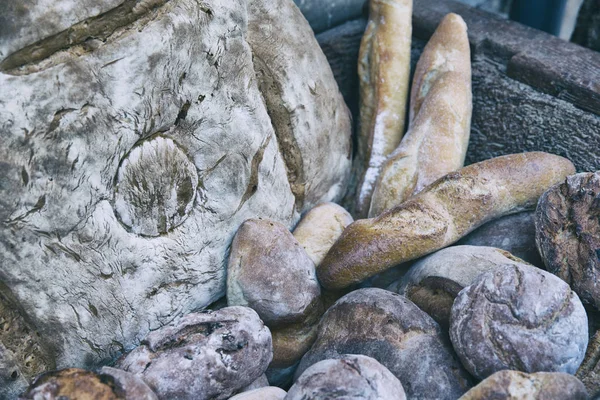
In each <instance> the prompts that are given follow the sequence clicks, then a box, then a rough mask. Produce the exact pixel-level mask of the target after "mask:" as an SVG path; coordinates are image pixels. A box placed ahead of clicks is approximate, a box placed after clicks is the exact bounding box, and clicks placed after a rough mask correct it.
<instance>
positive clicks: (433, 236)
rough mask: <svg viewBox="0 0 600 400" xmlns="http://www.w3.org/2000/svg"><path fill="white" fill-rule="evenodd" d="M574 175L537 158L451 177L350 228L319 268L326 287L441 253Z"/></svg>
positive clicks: (490, 164) (496, 162)
mask: <svg viewBox="0 0 600 400" xmlns="http://www.w3.org/2000/svg"><path fill="white" fill-rule="evenodd" d="M573 172H575V168H574V167H573V164H572V163H571V162H570V161H569V160H567V159H566V158H563V157H559V156H555V155H552V154H547V153H541V152H532V153H523V154H512V155H507V156H502V157H496V158H493V159H491V160H487V161H482V162H480V163H477V164H473V165H469V166H467V167H464V168H462V169H460V170H459V171H457V172H453V173H450V174H448V175H446V176H444V177H443V178H440V179H439V180H437V181H436V182H434V183H433V184H431V185H430V186H429V187H428V188H426V189H425V190H424V191H422V192H421V193H419V194H418V195H416V196H414V197H412V198H411V199H409V200H408V201H406V202H404V203H402V204H401V205H399V206H397V207H395V208H393V209H391V210H388V211H386V212H385V213H383V214H381V215H380V216H379V217H377V218H372V219H365V220H358V221H355V222H354V223H352V224H350V225H349V226H348V227H347V228H346V230H345V231H344V233H343V234H342V236H341V237H340V239H339V240H338V241H337V242H336V243H335V244H334V245H333V247H332V248H331V250H330V251H329V253H327V256H326V257H325V259H324V260H323V262H322V263H321V265H320V266H319V267H318V268H317V274H318V278H319V281H320V282H321V284H322V285H323V286H324V287H326V288H330V289H333V288H343V287H347V286H349V285H351V284H353V283H357V282H360V281H362V280H364V279H366V278H368V277H369V276H372V275H375V274H377V273H379V272H381V271H384V270H386V269H388V268H391V267H393V266H394V265H397V264H400V263H403V262H406V261H409V260H413V259H415V258H418V257H421V256H424V255H426V254H429V253H431V252H433V251H436V250H439V249H441V248H443V247H445V246H448V245H450V244H452V243H454V242H456V241H457V240H459V239H460V238H461V237H463V236H464V235H466V234H467V233H469V232H471V231H472V230H474V229H475V228H477V227H478V226H480V225H482V224H484V223H485V222H487V221H490V220H492V219H494V218H498V217H501V216H503V215H507V214H511V213H516V212H519V211H523V210H526V209H529V208H532V207H534V206H535V205H536V203H537V201H538V199H539V197H540V196H541V195H542V193H544V191H545V190H546V189H548V188H549V187H550V186H552V185H554V184H556V183H558V182H561V181H562V180H563V179H564V178H565V177H566V176H568V175H570V174H572V173H573Z"/></svg>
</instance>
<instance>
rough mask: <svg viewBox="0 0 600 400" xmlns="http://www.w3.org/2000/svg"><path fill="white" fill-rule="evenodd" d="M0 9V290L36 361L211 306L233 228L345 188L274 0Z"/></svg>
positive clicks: (66, 361)
mask: <svg viewBox="0 0 600 400" xmlns="http://www.w3.org/2000/svg"><path fill="white" fill-rule="evenodd" d="M0 14H2V21H9V22H8V23H7V24H6V25H3V26H2V35H0V87H1V88H2V90H0V121H1V122H0V124H2V128H1V131H2V139H1V141H0V160H1V161H0V174H1V175H2V183H1V185H0V259H1V260H2V262H1V264H2V267H1V268H0V281H1V282H3V284H2V285H1V287H2V289H0V291H1V292H2V296H3V297H11V298H13V299H14V300H15V301H14V302H13V303H14V304H16V307H17V308H15V309H13V311H14V312H18V313H19V314H21V315H22V317H23V318H24V320H25V321H27V323H28V324H29V325H30V326H31V332H33V333H34V335H35V337H36V338H38V339H35V340H39V341H40V342H41V343H40V344H39V346H38V348H40V349H49V350H48V352H47V354H46V355H45V356H43V357H42V358H44V357H46V358H48V360H47V362H45V364H46V365H53V364H54V362H56V366H57V367H58V368H61V367H64V366H95V365H98V364H99V363H101V362H105V361H108V360H111V359H113V358H114V357H116V356H118V355H119V354H120V353H122V352H123V351H124V349H129V348H131V347H132V346H134V345H136V344H137V343H139V341H140V340H141V339H142V338H143V337H144V336H146V334H147V333H148V332H149V331H150V330H154V329H157V328H159V327H160V326H162V325H164V324H166V323H168V322H170V321H172V320H174V319H176V318H178V317H179V316H181V315H183V314H186V313H188V312H190V311H191V310H195V309H200V308H202V307H204V306H206V305H208V304H210V303H211V302H213V301H214V300H216V299H217V298H219V297H221V296H222V295H223V294H224V290H225V265H224V263H225V260H226V255H227V250H228V246H229V244H230V243H231V239H232V237H233V234H234V233H235V231H236V230H237V228H238V226H239V225H240V224H241V223H242V222H243V221H244V220H246V219H248V218H254V217H257V216H263V217H268V218H271V219H274V220H277V221H279V222H282V223H283V224H285V225H286V227H288V228H290V227H292V226H293V224H294V223H295V222H296V221H297V220H298V218H299V216H300V214H301V213H302V212H303V211H305V210H307V209H309V208H311V207H312V206H313V205H314V204H317V203H319V202H322V201H331V200H334V201H335V200H337V199H340V198H341V196H342V195H343V194H344V192H345V190H346V188H345V186H346V181H347V178H348V175H349V171H350V169H349V166H350V159H349V158H350V151H351V138H350V117H349V114H348V111H347V108H346V106H345V105H344V103H343V100H342V98H341V95H340V94H339V91H338V89H337V85H336V83H335V81H334V78H333V76H332V73H331V70H330V68H329V66H328V64H327V60H326V59H325V57H324V55H323V54H322V52H321V50H320V49H319V47H318V44H317V42H316V41H315V39H314V36H313V33H312V31H311V30H310V27H309V26H308V24H307V23H306V20H305V19H304V18H303V17H302V15H301V14H300V12H299V11H298V10H297V8H296V7H295V6H294V5H293V3H292V2H291V0H278V1H275V2H273V1H269V2H267V1H263V0H252V1H250V0H236V1H223V0H207V1H202V2H197V1H193V0H171V1H166V0H126V1H122V0H120V1H116V0H103V1H99V2H98V1H97V2H93V1H88V0H85V1H74V0H48V1H43V2H29V3H28V5H27V6H25V5H24V3H23V2H1V3H0ZM5 295H6V296H5ZM11 312H12V311H11ZM35 332H37V333H38V334H39V336H37V334H35ZM2 341H3V343H4V338H3V339H2ZM11 351H12V350H11ZM4 357H8V358H9V359H13V361H14V360H16V358H15V357H16V356H15V354H14V353H11V352H9V354H7V355H5V356H4ZM0 364H2V365H0V371H7V374H8V375H7V377H6V378H7V379H9V378H10V377H11V375H12V374H13V373H15V374H16V375H17V377H18V376H20V375H21V374H22V375H28V374H29V372H27V371H26V370H25V369H26V368H25V367H24V366H23V362H22V361H18V362H17V363H16V365H17V366H16V367H15V368H4V367H5V366H6V364H5V363H4V361H0ZM4 378H5V377H4V376H3V377H2V378H0V382H4V381H3V379H4ZM11 382H15V384H16V385H17V386H20V387H22V380H21V379H20V378H18V379H13V380H12V381H11ZM11 385H12V383H11V384H10V385H8V386H5V385H0V386H2V388H1V389H0V397H2V395H3V394H4V393H6V390H10V389H7V388H10V386H11Z"/></svg>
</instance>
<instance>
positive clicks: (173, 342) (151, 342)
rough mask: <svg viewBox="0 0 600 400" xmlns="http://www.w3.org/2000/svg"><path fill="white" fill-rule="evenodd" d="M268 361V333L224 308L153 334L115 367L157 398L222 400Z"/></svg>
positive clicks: (245, 312) (237, 310) (247, 316)
mask: <svg viewBox="0 0 600 400" xmlns="http://www.w3.org/2000/svg"><path fill="white" fill-rule="evenodd" d="M272 356H273V347H272V344H271V332H270V331H269V328H267V327H266V326H265V325H264V324H263V322H262V321H261V320H260V318H259V317H258V314H256V312H254V311H253V310H252V309H250V308H248V307H227V308H223V309H221V310H219V311H214V312H212V311H211V312H205V313H192V314H188V315H186V316H185V317H183V318H181V320H180V321H179V322H178V323H176V324H171V325H168V326H165V327H163V328H161V329H158V330H156V331H154V332H151V333H150V334H149V335H148V337H146V338H145V339H144V341H143V342H142V344H141V345H140V346H139V347H136V348H135V349H134V350H133V351H131V352H130V353H129V354H127V355H126V356H125V357H123V358H122V359H120V360H119V361H118V362H117V365H116V366H117V367H118V368H121V369H124V370H126V371H127V372H130V373H132V374H134V375H137V376H139V377H140V378H142V379H143V380H144V382H146V383H147V384H148V386H150V388H152V389H153V390H154V391H155V392H156V394H157V395H158V397H159V398H160V399H190V400H191V399H194V400H202V399H226V398H228V397H230V396H231V395H232V394H233V393H236V392H238V391H239V390H240V389H242V388H243V387H245V386H247V385H249V384H250V383H252V382H254V381H255V380H256V379H257V378H258V377H259V376H261V375H262V374H263V373H264V372H265V371H266V369H267V366H268V365H269V363H270V362H271V358H272Z"/></svg>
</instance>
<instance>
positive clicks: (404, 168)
mask: <svg viewBox="0 0 600 400" xmlns="http://www.w3.org/2000/svg"><path fill="white" fill-rule="evenodd" d="M472 109H473V105H472V95H471V56H470V50H469V38H468V37H467V26H466V24H465V22H464V21H463V19H462V18H461V17H460V16H458V15H456V14H448V15H447V16H446V17H444V19H443V20H442V22H441V23H440V25H439V26H438V28H437V30H436V31H435V33H434V34H433V36H432V37H431V39H430V40H429V43H427V46H425V49H424V50H423V54H422V55H421V58H420V59H419V62H418V64H417V68H416V71H415V77H414V79H413V86H412V91H411V104H410V125H409V129H408V132H407V133H406V136H405V137H404V139H403V140H402V142H401V143H400V145H399V146H398V147H397V148H396V149H395V150H394V151H393V152H392V154H390V155H389V156H388V158H387V160H386V161H385V163H384V165H383V167H382V168H381V172H380V174H379V177H378V178H377V183H376V185H375V188H374V192H373V197H372V200H371V207H370V210H369V216H370V217H372V216H377V215H379V214H381V213H382V212H383V211H385V210H387V209H390V208H392V207H393V206H396V205H398V204H400V203H402V202H403V201H404V200H406V199H407V198H408V197H410V196H411V195H413V194H416V193H418V192H420V191H421V190H423V188H425V187H426V186H428V185H429V184H431V183H432V182H433V181H435V180H436V179H438V178H440V177H442V176H444V175H445V174H447V173H449V172H452V171H456V170H457V169H459V168H461V167H462V166H463V164H464V161H465V156H466V153H467V146H468V144H469V133H470V130H471V111H472Z"/></svg>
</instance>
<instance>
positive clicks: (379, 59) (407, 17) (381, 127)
mask: <svg viewBox="0 0 600 400" xmlns="http://www.w3.org/2000/svg"><path fill="white" fill-rule="evenodd" d="M411 18H412V0H391V1H390V0H373V1H371V2H370V9H369V22H368V24H367V28H366V30H365V34H364V36H363V39H362V41H361V45H360V53H359V60H358V74H359V79H360V128H359V134H358V158H359V162H361V163H362V165H363V167H362V171H361V172H362V178H361V181H360V183H359V186H358V193H357V198H356V209H355V214H356V215H357V216H358V217H365V216H366V215H367V213H368V211H369V204H370V203H371V195H372V193H373V187H374V185H375V181H376V179H377V176H378V175H379V170H380V169H381V166H382V165H383V162H384V161H385V158H386V157H387V155H388V154H390V153H391V152H392V151H393V150H394V149H395V148H396V146H398V143H400V140H401V139H402V136H403V135H404V121H405V118H406V102H407V96H408V87H409V78H410V43H411V33H412V22H411Z"/></svg>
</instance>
